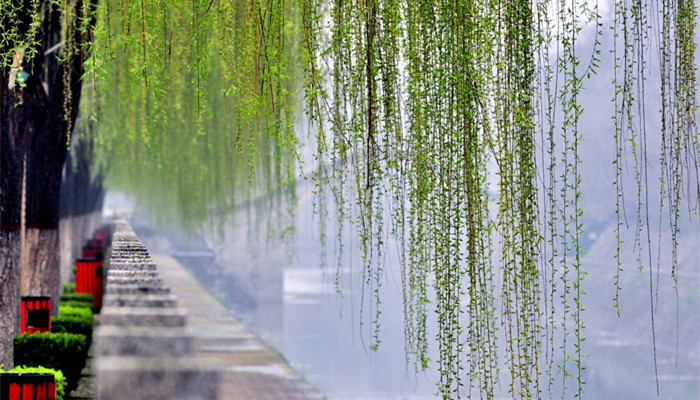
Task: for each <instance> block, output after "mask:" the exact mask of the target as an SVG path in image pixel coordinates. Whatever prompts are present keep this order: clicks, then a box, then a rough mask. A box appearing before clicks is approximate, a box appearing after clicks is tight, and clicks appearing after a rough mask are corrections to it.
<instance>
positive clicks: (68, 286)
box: [63, 283, 75, 293]
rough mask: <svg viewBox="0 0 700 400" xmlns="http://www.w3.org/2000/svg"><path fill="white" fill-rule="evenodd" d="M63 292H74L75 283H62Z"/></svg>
mask: <svg viewBox="0 0 700 400" xmlns="http://www.w3.org/2000/svg"><path fill="white" fill-rule="evenodd" d="M63 293H75V283H64V284H63Z"/></svg>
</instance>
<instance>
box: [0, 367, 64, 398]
mask: <svg viewBox="0 0 700 400" xmlns="http://www.w3.org/2000/svg"><path fill="white" fill-rule="evenodd" d="M0 372H2V370H0ZM7 372H15V373H21V374H25V373H26V374H53V379H54V382H56V400H63V397H65V395H66V384H67V382H66V377H65V376H64V375H63V372H61V370H59V369H53V368H46V367H42V366H38V367H27V366H24V365H22V366H17V367H14V368H13V369H12V370H10V371H7Z"/></svg>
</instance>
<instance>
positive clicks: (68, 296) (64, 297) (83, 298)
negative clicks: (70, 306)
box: [59, 292, 93, 304]
mask: <svg viewBox="0 0 700 400" xmlns="http://www.w3.org/2000/svg"><path fill="white" fill-rule="evenodd" d="M92 297H93V296H92V293H75V292H70V293H61V295H60V298H59V299H60V301H61V304H64V302H66V301H74V302H80V303H90V304H92Z"/></svg>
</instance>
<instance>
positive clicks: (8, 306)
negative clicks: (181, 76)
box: [0, 230, 20, 370]
mask: <svg viewBox="0 0 700 400" xmlns="http://www.w3.org/2000/svg"><path fill="white" fill-rule="evenodd" d="M0 266H2V267H1V268H0V316H2V317H1V318H0V366H3V368H4V369H6V370H7V369H10V368H12V367H13V366H14V360H13V358H14V353H13V341H14V337H15V335H17V334H18V333H19V298H20V295H19V231H18V230H0Z"/></svg>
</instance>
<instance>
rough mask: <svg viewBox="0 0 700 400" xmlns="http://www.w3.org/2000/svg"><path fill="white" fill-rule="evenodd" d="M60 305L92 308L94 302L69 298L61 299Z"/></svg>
mask: <svg viewBox="0 0 700 400" xmlns="http://www.w3.org/2000/svg"><path fill="white" fill-rule="evenodd" d="M59 305H60V307H59V308H65V307H70V308H89V309H90V310H92V302H89V303H88V302H86V301H75V300H68V301H61V302H60V303H59Z"/></svg>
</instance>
